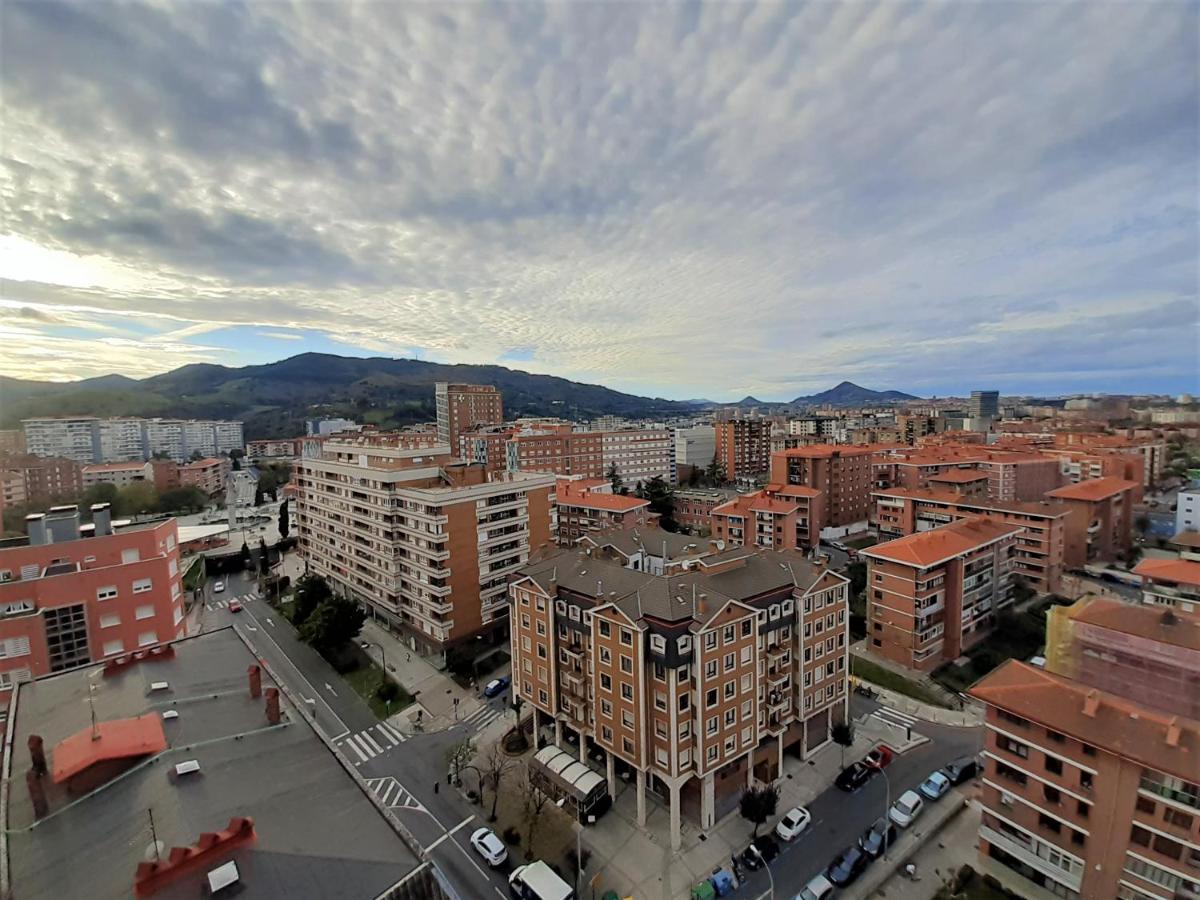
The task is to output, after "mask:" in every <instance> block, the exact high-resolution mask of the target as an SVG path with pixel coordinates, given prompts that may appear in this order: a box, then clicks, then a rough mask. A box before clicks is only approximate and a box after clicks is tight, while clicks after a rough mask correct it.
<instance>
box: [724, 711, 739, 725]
mask: <svg viewBox="0 0 1200 900" xmlns="http://www.w3.org/2000/svg"><path fill="white" fill-rule="evenodd" d="M736 724H737V710H736V709H727V710H725V725H726V726H729V725H736Z"/></svg>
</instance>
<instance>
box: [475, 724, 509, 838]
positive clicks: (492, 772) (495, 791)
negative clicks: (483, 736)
mask: <svg viewBox="0 0 1200 900" xmlns="http://www.w3.org/2000/svg"><path fill="white" fill-rule="evenodd" d="M516 766H517V761H516V760H515V759H513V758H512V757H510V756H509V755H508V754H507V753H505V752H504V747H503V746H501V744H500V742H499V741H497V742H496V743H494V744H492V746H491V747H489V748H488V751H487V753H485V754H484V756H483V759H482V761H481V762H480V768H481V769H482V770H483V777H484V780H486V781H487V783H488V785H489V786H490V787H491V789H492V814H491V816H489V817H488V821H489V822H495V821H496V804H497V803H498V802H499V801H500V784H501V782H502V781H503V780H504V777H505V776H506V775H508V773H509V772H511V771H512V770H513V769H514V768H516Z"/></svg>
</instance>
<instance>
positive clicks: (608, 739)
mask: <svg viewBox="0 0 1200 900" xmlns="http://www.w3.org/2000/svg"><path fill="white" fill-rule="evenodd" d="M600 736H601V737H602V738H604V743H606V744H611V743H612V738H613V734H612V729H611V728H609V727H608V726H607V725H604V726H602V727H601V728H600Z"/></svg>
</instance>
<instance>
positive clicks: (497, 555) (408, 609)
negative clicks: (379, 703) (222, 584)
mask: <svg viewBox="0 0 1200 900" xmlns="http://www.w3.org/2000/svg"><path fill="white" fill-rule="evenodd" d="M294 478H295V483H296V513H295V522H296V529H297V534H298V537H299V546H300V552H301V553H302V554H303V556H304V557H305V559H306V561H307V562H308V564H309V566H310V567H311V569H312V570H313V571H314V572H316V573H317V574H319V575H322V576H324V577H325V578H326V579H327V580H328V581H329V582H330V584H331V586H333V588H334V589H335V590H336V591H337V592H338V593H342V594H344V595H346V596H349V597H352V598H353V599H355V600H356V601H357V602H359V603H361V604H362V605H363V606H364V607H366V608H367V609H368V610H369V611H370V612H371V614H372V615H373V616H375V617H376V618H380V619H383V620H384V621H385V622H387V623H388V625H389V626H391V627H393V628H396V629H399V630H401V631H403V632H404V633H405V634H406V635H407V637H408V639H409V642H410V645H411V646H412V647H413V649H416V650H420V651H422V652H434V653H438V652H444V651H445V650H446V649H447V648H449V647H450V646H452V645H455V644H457V643H460V642H462V641H465V640H468V639H470V638H473V637H475V636H476V635H479V634H485V635H490V634H493V633H498V634H503V632H504V629H505V628H506V626H507V623H508V604H507V583H508V576H509V574H510V573H513V572H515V571H516V570H517V569H518V568H520V567H521V566H523V565H524V564H525V563H527V562H528V560H529V554H530V553H531V552H532V551H534V550H535V549H537V548H539V547H542V546H549V545H550V544H551V541H552V535H551V530H550V523H551V499H550V498H551V494H552V493H553V491H554V477H553V476H551V475H539V474H527V473H493V474H492V475H491V476H490V477H489V475H488V473H486V472H485V471H484V469H483V467H482V466H477V465H471V464H465V463H460V462H457V460H456V458H455V457H454V456H452V455H451V453H450V448H449V447H448V446H444V445H440V444H438V445H433V446H425V447H411V446H402V445H396V444H390V445H389V444H388V443H386V442H384V441H381V440H377V439H373V438H369V437H364V438H349V437H347V438H328V439H326V440H325V441H324V443H323V444H322V447H321V453H320V455H319V456H316V457H303V458H301V459H300V460H298V461H297V462H296V465H295V468H294Z"/></svg>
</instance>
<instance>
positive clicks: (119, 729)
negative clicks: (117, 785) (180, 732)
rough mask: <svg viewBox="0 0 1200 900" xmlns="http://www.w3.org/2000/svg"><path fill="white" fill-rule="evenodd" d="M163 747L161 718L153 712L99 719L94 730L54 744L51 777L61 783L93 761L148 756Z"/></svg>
mask: <svg viewBox="0 0 1200 900" xmlns="http://www.w3.org/2000/svg"><path fill="white" fill-rule="evenodd" d="M166 749H167V736H166V735H165V734H164V733H163V727H162V719H161V718H159V716H157V715H156V714H154V713H147V714H146V715H144V716H138V717H137V718H135V719H113V720H111V721H108V722H99V723H97V725H96V728H95V731H94V732H93V730H92V729H91V728H85V729H83V730H82V731H77V732H75V733H74V734H73V735H71V736H70V737H69V738H66V739H64V740H62V741H60V742H59V743H58V745H57V746H56V747H55V748H54V752H53V759H54V781H55V782H56V783H58V784H62V783H63V782H64V781H67V780H68V779H70V778H74V777H75V776H76V775H78V774H79V773H80V772H83V771H86V770H87V769H90V768H91V767H92V766H94V765H95V764H96V763H100V762H108V761H109V760H114V759H130V758H133V757H141V756H150V755H151V754H154V753H162V751H164V750H166Z"/></svg>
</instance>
